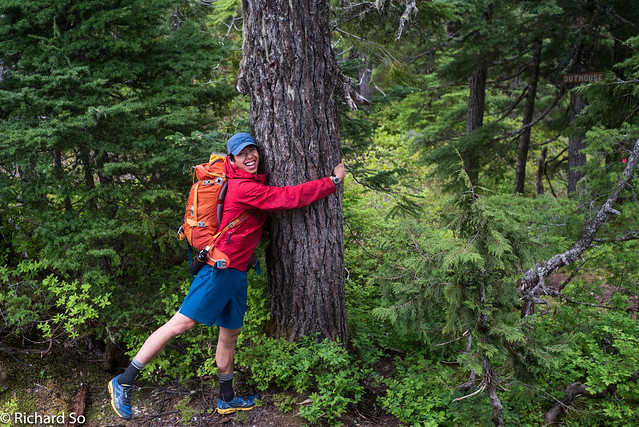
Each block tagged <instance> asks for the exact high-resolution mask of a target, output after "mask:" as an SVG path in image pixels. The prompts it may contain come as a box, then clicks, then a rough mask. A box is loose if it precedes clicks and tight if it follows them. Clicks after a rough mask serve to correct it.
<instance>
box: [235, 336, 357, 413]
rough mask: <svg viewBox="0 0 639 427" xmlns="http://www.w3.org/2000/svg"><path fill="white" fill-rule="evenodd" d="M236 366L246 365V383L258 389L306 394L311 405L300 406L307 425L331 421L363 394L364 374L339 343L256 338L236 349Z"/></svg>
mask: <svg viewBox="0 0 639 427" xmlns="http://www.w3.org/2000/svg"><path fill="white" fill-rule="evenodd" d="M237 360H238V362H239V363H241V364H243V365H246V366H250V367H251V371H252V375H251V379H250V381H251V382H252V383H254V384H255V385H256V386H257V388H258V389H259V390H266V389H267V388H268V387H271V386H278V387H281V388H283V389H285V390H287V389H292V390H294V391H295V392H297V393H309V398H310V400H311V402H312V403H311V404H310V405H309V406H301V407H300V412H299V413H300V415H301V416H303V417H304V418H306V419H307V420H309V421H310V422H313V423H315V422H319V421H320V420H322V421H326V422H335V421H336V420H337V419H339V418H340V417H341V416H342V415H343V414H344V412H345V411H346V409H347V407H348V405H349V404H352V403H356V402H358V401H359V399H360V397H361V396H362V394H363V387H362V385H361V381H362V379H363V376H364V372H363V371H362V370H361V369H360V367H359V365H358V363H357V362H356V360H354V359H353V357H352V356H351V355H349V354H348V352H347V351H346V349H344V347H343V346H342V344H341V343H339V342H336V341H331V340H329V339H325V340H323V341H321V342H316V341H315V340H314V339H313V338H312V337H306V338H304V339H302V340H300V341H298V342H289V341H286V340H281V339H271V338H266V337H258V338H256V339H255V340H254V342H253V346H251V347H242V348H239V349H238V355H237Z"/></svg>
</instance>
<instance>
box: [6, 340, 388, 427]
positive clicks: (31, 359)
mask: <svg viewBox="0 0 639 427" xmlns="http://www.w3.org/2000/svg"><path fill="white" fill-rule="evenodd" d="M15 356H16V358H17V359H19V360H20V362H21V363H19V362H18V361H16V359H14V358H13V357H12V356H11V355H9V354H8V353H7V352H6V351H0V413H15V412H19V413H21V414H23V415H22V416H23V417H26V416H29V415H31V416H34V415H35V414H39V415H40V416H57V417H60V416H61V414H65V415H64V417H63V418H56V421H59V420H62V419H63V420H64V421H65V422H64V423H57V422H56V423H52V424H51V425H65V426H66V425H82V426H86V427H116V426H117V427H120V426H122V427H129V426H136V427H137V426H158V427H159V426H162V427H165V426H198V427H199V426H256V427H261V426H265V427H266V426H277V427H288V426H304V425H311V424H310V423H308V421H307V420H305V419H303V418H301V417H299V416H297V415H296V414H297V413H298V410H299V405H300V404H301V403H303V402H304V401H307V396H295V395H293V394H291V393H285V392H284V391H283V390H276V389H273V390H266V391H264V392H260V393H258V394H259V396H260V404H259V406H257V407H256V408H254V409H252V410H250V411H244V412H239V413H237V414H231V415H220V414H218V413H217V412H216V411H215V407H216V400H217V390H216V389H214V388H213V386H212V379H211V378H199V379H196V380H192V381H189V382H185V383H178V382H173V383H171V384H163V385H156V384H152V383H150V382H146V381H145V380H142V381H140V383H139V384H138V386H137V387H136V388H135V389H134V392H133V396H132V407H133V414H134V416H133V419H132V420H131V421H126V420H123V419H121V418H119V417H118V416H117V415H116V414H115V412H114V411H113V410H112V408H111V405H110V398H109V392H108V390H107V384H108V382H109V380H110V379H111V378H112V377H113V373H112V372H104V371H102V370H101V369H100V367H99V363H96V362H98V361H97V360H91V358H90V357H89V358H87V357H83V356H81V355H79V354H74V353H73V352H72V351H66V350H65V349H60V350H57V351H56V354H53V353H49V354H47V355H45V356H40V355H35V354H15ZM29 365H30V366H29ZM243 377H244V375H239V381H237V382H236V384H237V387H236V389H238V391H240V392H242V393H243V394H244V393H253V392H255V390H251V389H250V387H248V386H246V385H245V384H242V378H243ZM374 393H375V391H373V390H368V391H367V397H366V398H365V399H363V402H364V403H363V404H361V405H360V406H359V407H357V408H350V409H349V411H348V413H346V414H345V415H344V416H343V417H341V419H340V421H341V423H342V425H343V426H370V427H378V426H379V427H393V426H398V425H399V422H398V421H397V420H396V419H395V418H394V417H392V416H389V415H388V414H385V413H384V412H382V411H381V410H380V409H379V408H378V407H377V406H376V405H375V404H374V402H375V399H376V395H375V394H374ZM283 396H286V398H287V399H288V400H287V403H289V405H288V407H289V408H290V409H288V408H287V409H288V410H287V412H282V411H281V410H280V409H279V406H278V405H277V404H276V402H278V401H279V402H281V401H282V398H283ZM71 413H73V414H74V417H75V419H77V420H84V423H83V424H79V423H78V424H70V421H71V418H70V416H69V415H68V414H71ZM3 421H4V420H0V426H4V425H6V424H4V423H3ZM36 421H41V420H38V419H36ZM45 421H46V419H45ZM12 425H47V423H42V422H35V423H29V424H25V423H22V424H18V423H13V424H12Z"/></svg>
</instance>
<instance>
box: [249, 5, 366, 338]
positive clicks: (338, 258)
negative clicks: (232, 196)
mask: <svg viewBox="0 0 639 427" xmlns="http://www.w3.org/2000/svg"><path fill="white" fill-rule="evenodd" d="M328 12H329V5H328V2H327V1H324V0H322V1H310V0H292V1H283V0H267V1H259V2H258V1H253V0H244V1H243V16H244V46H243V59H242V63H241V65H240V72H239V75H238V81H237V87H238V90H239V91H240V92H241V93H244V94H248V95H250V98H251V103H250V119H251V125H252V132H253V134H254V136H255V138H256V141H257V142H258V144H259V145H260V146H261V147H263V150H262V160H263V161H264V164H265V167H266V171H267V172H268V173H269V176H270V182H269V183H270V185H276V186H283V185H296V184H299V183H302V182H305V181H308V180H313V179H317V178H321V177H325V176H329V175H330V174H331V172H332V170H333V167H334V166H335V165H337V163H338V162H339V160H340V157H341V156H340V147H339V130H338V117H337V108H338V96H341V99H342V100H343V101H345V102H346V103H347V104H349V105H350V106H351V108H354V101H353V100H352V98H351V95H350V92H349V87H350V84H351V82H350V81H349V79H347V78H346V77H345V76H344V75H343V74H342V72H341V70H340V69H339V67H338V65H337V62H336V60H335V56H334V53H333V50H332V48H331V35H330V31H329V15H328ZM341 200H342V187H341V186H339V188H338V192H337V193H336V194H334V195H331V196H329V197H327V198H325V199H323V200H320V201H318V202H316V203H313V204H312V205H311V206H308V207H305V208H302V209H297V210H288V211H281V212H275V213H272V214H271V215H270V224H269V225H268V226H267V231H268V232H269V237H270V243H269V245H268V248H267V250H266V263H267V267H268V289H269V297H270V308H271V316H272V317H271V325H270V329H271V330H270V332H271V333H272V335H274V336H278V337H285V338H288V339H297V338H300V337H302V336H304V335H308V334H311V333H314V332H319V333H320V335H321V336H322V337H331V338H340V339H342V340H343V341H345V340H346V338H347V330H346V315H345V306H344V239H343V235H344V231H343V214H342V202H341Z"/></svg>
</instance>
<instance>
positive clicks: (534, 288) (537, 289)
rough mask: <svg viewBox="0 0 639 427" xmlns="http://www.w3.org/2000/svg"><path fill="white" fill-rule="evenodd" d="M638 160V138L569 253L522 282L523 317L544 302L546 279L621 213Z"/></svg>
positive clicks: (528, 274)
mask: <svg viewBox="0 0 639 427" xmlns="http://www.w3.org/2000/svg"><path fill="white" fill-rule="evenodd" d="M638 157H639V139H638V140H637V141H636V142H635V145H634V147H633V149H632V151H631V152H630V156H628V161H627V162H626V167H625V169H624V171H623V173H622V174H621V176H620V177H619V179H618V180H617V184H616V185H615V188H614V191H613V193H612V194H611V195H610V197H608V199H607V200H606V201H605V202H604V204H603V205H602V206H601V208H600V209H599V211H598V212H597V214H596V215H595V217H594V218H593V219H592V220H590V221H589V222H588V223H587V224H586V226H585V228H584V231H583V233H582V234H581V237H580V238H579V239H578V240H577V241H576V242H575V243H574V244H573V245H572V247H571V248H570V249H568V250H567V251H565V252H562V253H560V254H557V255H555V256H553V257H552V258H550V259H549V260H547V261H545V262H543V263H539V264H537V266H535V267H534V268H531V269H530V270H528V271H527V272H526V273H525V274H524V277H523V278H522V279H521V280H520V281H519V292H520V293H521V294H522V299H523V301H524V304H523V306H522V311H521V315H522V317H525V316H530V315H532V314H534V312H535V304H537V303H538V302H541V300H540V299H539V297H538V295H539V294H540V293H547V290H546V284H545V279H546V277H548V276H549V275H550V274H551V273H553V272H555V271H557V270H558V269H560V268H561V267H563V266H567V265H569V264H571V263H572V262H574V261H575V260H577V259H578V258H579V257H580V256H581V254H582V253H583V252H584V251H585V250H586V249H588V248H589V247H590V246H591V245H592V242H593V241H594V240H595V237H596V235H597V232H598V231H599V229H600V228H601V226H602V225H603V224H604V223H605V222H606V220H607V219H608V217H609V216H610V214H615V215H618V214H619V212H618V211H616V210H615V209H613V206H614V204H615V203H616V201H617V199H618V198H619V195H620V194H621V192H622V191H623V190H624V189H625V188H626V187H627V186H629V184H628V182H629V181H630V178H631V177H632V175H633V173H634V170H635V166H636V165H637V158H638Z"/></svg>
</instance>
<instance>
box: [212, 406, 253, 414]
mask: <svg viewBox="0 0 639 427" xmlns="http://www.w3.org/2000/svg"><path fill="white" fill-rule="evenodd" d="M253 408H255V406H250V407H248V408H228V409H220V408H217V412H218V414H222V415H227V414H232V413H233V412H237V411H250V410H251V409H253Z"/></svg>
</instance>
